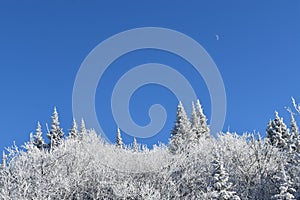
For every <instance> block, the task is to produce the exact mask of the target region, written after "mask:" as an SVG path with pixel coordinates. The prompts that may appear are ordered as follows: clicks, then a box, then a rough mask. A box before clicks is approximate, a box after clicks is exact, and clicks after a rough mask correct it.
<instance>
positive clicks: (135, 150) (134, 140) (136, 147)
mask: <svg viewBox="0 0 300 200" xmlns="http://www.w3.org/2000/svg"><path fill="white" fill-rule="evenodd" d="M133 151H134V152H138V151H139V146H138V143H137V142H136V139H135V138H133Z"/></svg>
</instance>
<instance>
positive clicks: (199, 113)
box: [196, 99, 210, 138]
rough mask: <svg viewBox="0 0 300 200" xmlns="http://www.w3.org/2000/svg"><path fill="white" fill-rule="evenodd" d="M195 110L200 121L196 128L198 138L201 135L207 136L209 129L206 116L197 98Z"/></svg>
mask: <svg viewBox="0 0 300 200" xmlns="http://www.w3.org/2000/svg"><path fill="white" fill-rule="evenodd" d="M196 112H197V116H198V118H199V121H200V128H199V129H198V130H197V135H198V138H199V137H201V136H205V137H209V136H210V135H209V133H210V129H209V127H208V125H207V118H206V116H205V115H204V113H203V109H202V106H201V104H200V101H199V99H198V100H197V104H196Z"/></svg>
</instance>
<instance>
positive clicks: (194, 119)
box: [191, 102, 199, 128]
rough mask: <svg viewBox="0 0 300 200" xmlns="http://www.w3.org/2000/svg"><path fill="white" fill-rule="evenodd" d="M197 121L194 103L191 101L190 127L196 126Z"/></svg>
mask: <svg viewBox="0 0 300 200" xmlns="http://www.w3.org/2000/svg"><path fill="white" fill-rule="evenodd" d="M198 123H199V120H198V116H197V112H196V109H195V104H194V102H192V114H191V126H192V128H193V127H195V126H197V124H198Z"/></svg>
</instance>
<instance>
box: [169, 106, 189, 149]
mask: <svg viewBox="0 0 300 200" xmlns="http://www.w3.org/2000/svg"><path fill="white" fill-rule="evenodd" d="M190 127H191V125H190V121H189V120H188V117H187V115H186V112H185V110H184V107H183V105H182V103H181V102H179V104H178V106H177V113H176V122H175V126H174V128H173V130H172V132H171V139H170V146H169V150H170V152H171V153H176V152H178V151H181V150H182V149H183V148H184V146H185V145H186V142H187V139H188V136H189V133H190Z"/></svg>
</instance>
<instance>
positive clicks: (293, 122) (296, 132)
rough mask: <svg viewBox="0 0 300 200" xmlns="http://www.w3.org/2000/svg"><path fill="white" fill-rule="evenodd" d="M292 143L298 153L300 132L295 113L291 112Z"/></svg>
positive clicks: (299, 150) (299, 151)
mask: <svg viewBox="0 0 300 200" xmlns="http://www.w3.org/2000/svg"><path fill="white" fill-rule="evenodd" d="M291 140H292V141H291V143H292V148H293V150H294V151H296V152H297V153H300V133H299V129H298V126H297V123H296V120H295V118H294V115H293V114H292V113H291Z"/></svg>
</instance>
